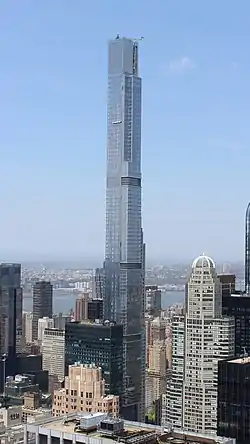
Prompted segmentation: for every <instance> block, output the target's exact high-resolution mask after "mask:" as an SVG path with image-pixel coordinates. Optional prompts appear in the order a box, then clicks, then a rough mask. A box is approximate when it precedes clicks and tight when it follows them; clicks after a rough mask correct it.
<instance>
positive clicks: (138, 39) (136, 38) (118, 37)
mask: <svg viewBox="0 0 250 444" xmlns="http://www.w3.org/2000/svg"><path fill="white" fill-rule="evenodd" d="M119 39H120V34H117V35H116V40H119ZM128 39H129V40H133V42H140V41H141V40H144V37H128Z"/></svg>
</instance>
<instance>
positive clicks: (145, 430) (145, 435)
mask: <svg viewBox="0 0 250 444" xmlns="http://www.w3.org/2000/svg"><path fill="white" fill-rule="evenodd" d="M88 416H89V415H86V414H84V413H83V414H77V413H70V414H68V415H65V416H60V417H50V418H44V419H41V420H36V421H35V422H34V423H31V424H25V426H24V427H25V431H28V432H31V433H36V432H37V431H38V433H39V432H40V428H41V433H42V434H44V433H46V430H47V431H48V435H49V434H51V436H58V434H59V433H62V434H64V433H65V434H66V436H67V439H69V440H70V439H71V436H72V440H73V437H74V439H76V441H79V442H81V443H85V442H86V438H87V440H88V443H89V444H96V439H98V442H99V444H101V443H103V444H114V442H116V441H117V440H116V439H115V438H114V439H113V438H112V437H110V436H103V434H102V433H101V432H99V431H98V430H93V431H92V432H89V433H86V432H84V431H78V430H77V431H76V424H77V423H79V420H80V418H81V417H85V418H86V417H87V418H88ZM91 416H92V417H93V415H91ZM90 426H91V424H90ZM120 442H121V443H125V444H135V443H136V442H137V444H144V443H147V444H185V443H187V442H188V444H235V440H234V439H232V438H224V437H218V436H207V435H200V434H196V433H188V432H185V431H180V432H179V431H174V430H172V431H170V430H168V429H165V428H164V427H161V426H155V425H150V424H143V423H137V422H132V421H124V433H123V435H121V436H120Z"/></svg>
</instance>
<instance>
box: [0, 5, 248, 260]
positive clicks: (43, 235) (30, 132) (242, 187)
mask: <svg viewBox="0 0 250 444" xmlns="http://www.w3.org/2000/svg"><path fill="white" fill-rule="evenodd" d="M249 15H250V2H249V1H248V0H241V1H240V2H235V1H232V0H231V1H228V0H220V1H219V2H218V1H217V0H210V1H200V0H189V1H186V0H182V1H176V0H169V1H168V0H155V1H154V2H145V0H144V1H143V0H133V1H132V0H126V1H124V2H120V1H114V0H105V1H104V0H92V1H91V2H89V1H87V0H74V1H72V0H71V1H69V0H40V1H38V0H35V1H34V0H22V1H16V0H1V2H0V57H1V69H0V122H1V123H0V152H1V157H0V159H1V164H0V165H1V184H2V186H1V189H2V193H1V218H0V232H1V233H2V236H1V244H0V257H1V259H12V258H20V259H22V258H28V259H30V258H47V259H50V258H62V259H67V258H88V257H91V258H97V259H100V261H101V259H102V257H103V251H104V231H105V155H106V152H105V150H106V91H107V40H108V39H109V38H113V37H115V35H116V33H117V32H119V33H120V34H121V35H124V36H127V37H137V36H141V35H142V36H144V37H145V39H144V41H143V42H142V43H141V45H140V59H141V63H140V72H141V76H142V77H143V135H142V151H143V224H144V231H145V240H146V243H147V252H148V258H149V259H155V260H157V259H158V260H161V259H186V258H188V259H189V258H190V259H191V258H192V257H193V256H196V255H198V254H200V253H202V252H205V253H207V254H210V255H211V256H212V257H214V258H215V259H217V260H220V259H224V260H226V259H229V260H233V259H235V260H238V259H242V258H243V249H244V216H245V208H246V206H247V203H248V201H249V200H250V167H249V165H250V132H249V130H250V125H249V115H250V88H249V78H250V53H249V46H250V28H249V20H248V18H249Z"/></svg>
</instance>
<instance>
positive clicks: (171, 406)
mask: <svg viewBox="0 0 250 444" xmlns="http://www.w3.org/2000/svg"><path fill="white" fill-rule="evenodd" d="M184 335H185V319H184V316H174V317H173V320H172V344H171V345H172V375H171V378H170V379H168V380H167V389H166V397H165V399H164V402H163V405H162V409H163V410H164V411H163V412H162V423H163V425H166V426H169V425H172V426H173V427H175V428H177V429H181V428H182V426H183V408H182V399H183V397H182V395H183V377H184Z"/></svg>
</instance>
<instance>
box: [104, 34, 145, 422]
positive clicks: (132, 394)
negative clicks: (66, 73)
mask: <svg viewBox="0 0 250 444" xmlns="http://www.w3.org/2000/svg"><path fill="white" fill-rule="evenodd" d="M138 65H139V58H138V42H137V41H135V40H132V39H127V38H120V37H119V36H117V38H116V39H115V40H112V41H110V42H109V54H108V109H107V114H108V123H107V139H108V140H107V188H106V246H105V263H104V269H105V294H104V318H105V319H110V320H114V321H116V322H117V323H118V324H122V325H123V327H124V397H123V415H124V417H126V418H127V419H134V420H142V419H143V418H144V401H145V400H144V397H145V393H144V388H145V333H144V329H145V328H144V311H145V304H144V273H145V270H144V258H143V251H144V248H143V238H142V219H141V78H140V77H139V72H138V68H139V66H138Z"/></svg>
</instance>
